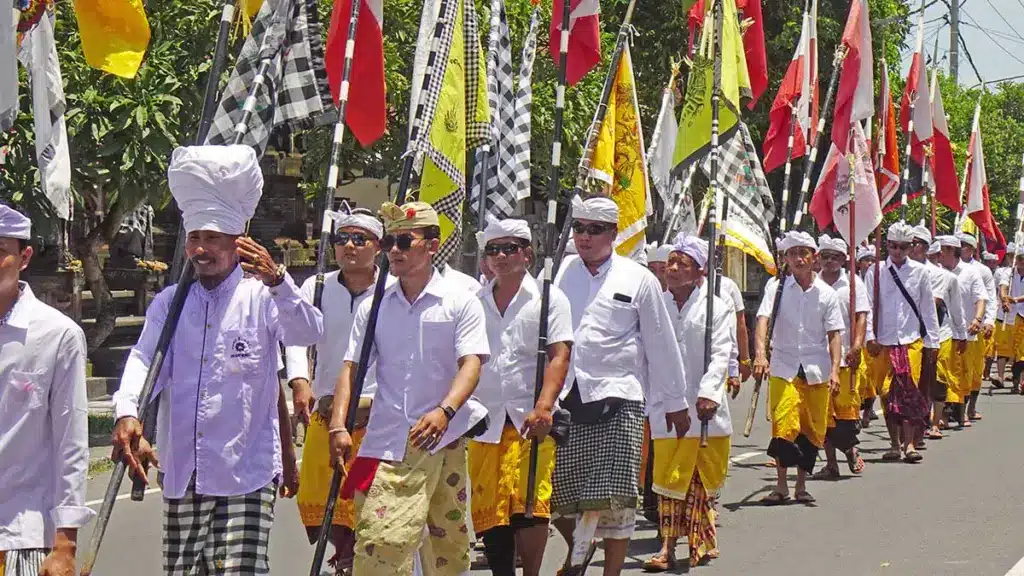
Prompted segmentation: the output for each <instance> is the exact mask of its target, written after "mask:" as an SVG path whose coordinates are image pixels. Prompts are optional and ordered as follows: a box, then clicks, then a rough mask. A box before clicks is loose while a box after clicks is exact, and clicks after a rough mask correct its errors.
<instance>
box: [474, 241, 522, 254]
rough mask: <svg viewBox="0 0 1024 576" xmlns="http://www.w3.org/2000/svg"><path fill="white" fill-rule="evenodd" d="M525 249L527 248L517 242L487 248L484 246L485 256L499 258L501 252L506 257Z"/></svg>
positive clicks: (489, 245)
mask: <svg viewBox="0 0 1024 576" xmlns="http://www.w3.org/2000/svg"><path fill="white" fill-rule="evenodd" d="M523 248H526V246H524V245H522V244H519V243H516V242H509V243H508V244H488V245H487V246H484V254H486V255H488V256H497V255H498V253H499V252H501V253H502V254H504V255H506V256H511V255H513V254H516V253H517V252H519V251H520V250H522V249H523Z"/></svg>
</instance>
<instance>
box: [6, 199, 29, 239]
mask: <svg viewBox="0 0 1024 576" xmlns="http://www.w3.org/2000/svg"><path fill="white" fill-rule="evenodd" d="M0 238H16V239H18V240H31V239H32V221H31V220H29V219H28V216H25V215H24V214H22V213H21V212H18V211H17V210H15V209H14V208H11V207H10V206H8V205H6V204H0Z"/></svg>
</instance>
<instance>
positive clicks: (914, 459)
mask: <svg viewBox="0 0 1024 576" xmlns="http://www.w3.org/2000/svg"><path fill="white" fill-rule="evenodd" d="M903 460H904V461H906V462H908V463H910V464H917V463H918V462H920V461H921V460H924V456H921V454H920V453H919V452H917V451H916V450H911V451H910V452H907V454H906V455H905V456H904V457H903Z"/></svg>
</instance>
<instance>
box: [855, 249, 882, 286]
mask: <svg viewBox="0 0 1024 576" xmlns="http://www.w3.org/2000/svg"><path fill="white" fill-rule="evenodd" d="M877 260H878V254H876V253H875V247H874V246H858V247H857V273H858V274H860V279H861V280H863V279H864V274H865V273H866V272H867V270H868V268H871V265H872V264H874V263H875V262H876V261H877Z"/></svg>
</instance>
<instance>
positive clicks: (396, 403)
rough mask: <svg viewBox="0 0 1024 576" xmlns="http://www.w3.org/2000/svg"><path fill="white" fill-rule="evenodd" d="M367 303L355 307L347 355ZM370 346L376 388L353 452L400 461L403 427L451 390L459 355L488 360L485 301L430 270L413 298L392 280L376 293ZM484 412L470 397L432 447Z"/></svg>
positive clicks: (354, 352)
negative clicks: (376, 309) (380, 295)
mask: <svg viewBox="0 0 1024 576" xmlns="http://www.w3.org/2000/svg"><path fill="white" fill-rule="evenodd" d="M371 304H372V300H371V299H367V300H364V301H363V303H362V304H360V305H359V309H358V310H357V311H356V318H355V321H354V322H353V323H352V334H351V336H350V338H349V344H348V351H347V352H346V353H345V360H348V361H350V362H356V361H358V360H359V350H360V348H361V346H362V340H363V335H364V334H365V332H366V323H367V319H368V318H369V315H370V306H371ZM371 350H372V352H371V355H370V362H376V363H377V393H376V395H375V397H374V400H373V410H370V421H369V423H368V424H367V426H366V436H364V437H363V442H362V444H361V445H360V447H359V455H360V456H363V457H366V458H379V459H381V460H387V461H391V462H399V461H401V460H403V459H404V458H405V452H406V448H407V444H408V441H409V430H411V429H412V427H413V425H415V424H416V422H417V421H418V420H419V419H420V418H421V417H422V416H423V415H424V414H426V413H427V412H430V411H431V410H434V409H435V408H437V407H438V406H439V405H440V403H441V402H443V401H444V399H445V396H447V395H448V392H449V391H450V390H451V387H452V381H453V380H454V379H455V375H456V374H457V373H458V371H459V359H460V358H463V357H465V356H469V355H477V356H479V357H480V359H481V361H482V362H486V361H487V358H488V357H489V356H490V348H488V346H487V330H486V324H485V320H484V310H483V305H481V304H480V301H479V300H478V299H477V298H476V296H474V295H473V294H470V293H469V292H468V291H467V290H464V289H462V288H461V287H460V286H459V285H458V284H457V283H456V281H455V280H452V279H449V278H447V277H444V276H441V274H440V273H438V272H437V271H436V270H435V271H434V272H433V273H432V274H431V276H430V280H429V281H428V282H427V285H426V286H425V287H424V288H423V291H422V292H420V294H419V295H418V296H417V297H416V300H415V301H414V302H409V301H408V300H407V299H406V297H405V293H404V292H403V291H402V285H401V282H395V283H394V284H393V285H392V286H391V287H390V288H388V289H387V290H386V291H385V292H384V297H383V298H382V299H381V303H380V311H379V313H378V316H377V328H376V330H375V331H374V334H373V348H372V349H371ZM486 415H487V411H486V409H484V407H483V405H482V404H481V403H480V402H479V401H478V400H477V399H476V398H470V399H469V401H468V402H466V404H465V405H464V406H462V407H461V408H460V409H459V410H458V412H456V414H455V417H454V418H452V421H451V422H449V424H448V430H447V431H446V432H445V434H444V436H442V437H441V441H440V443H438V445H437V446H436V447H435V448H434V450H433V452H434V453H436V452H437V451H438V450H440V449H442V448H444V447H445V446H447V445H448V444H451V443H452V442H454V441H455V440H458V439H459V438H461V437H462V436H463V435H464V434H465V433H466V432H467V431H469V429H470V428H472V427H473V426H474V425H475V424H476V423H477V422H479V421H480V420H483V418H484V417H485V416H486Z"/></svg>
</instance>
